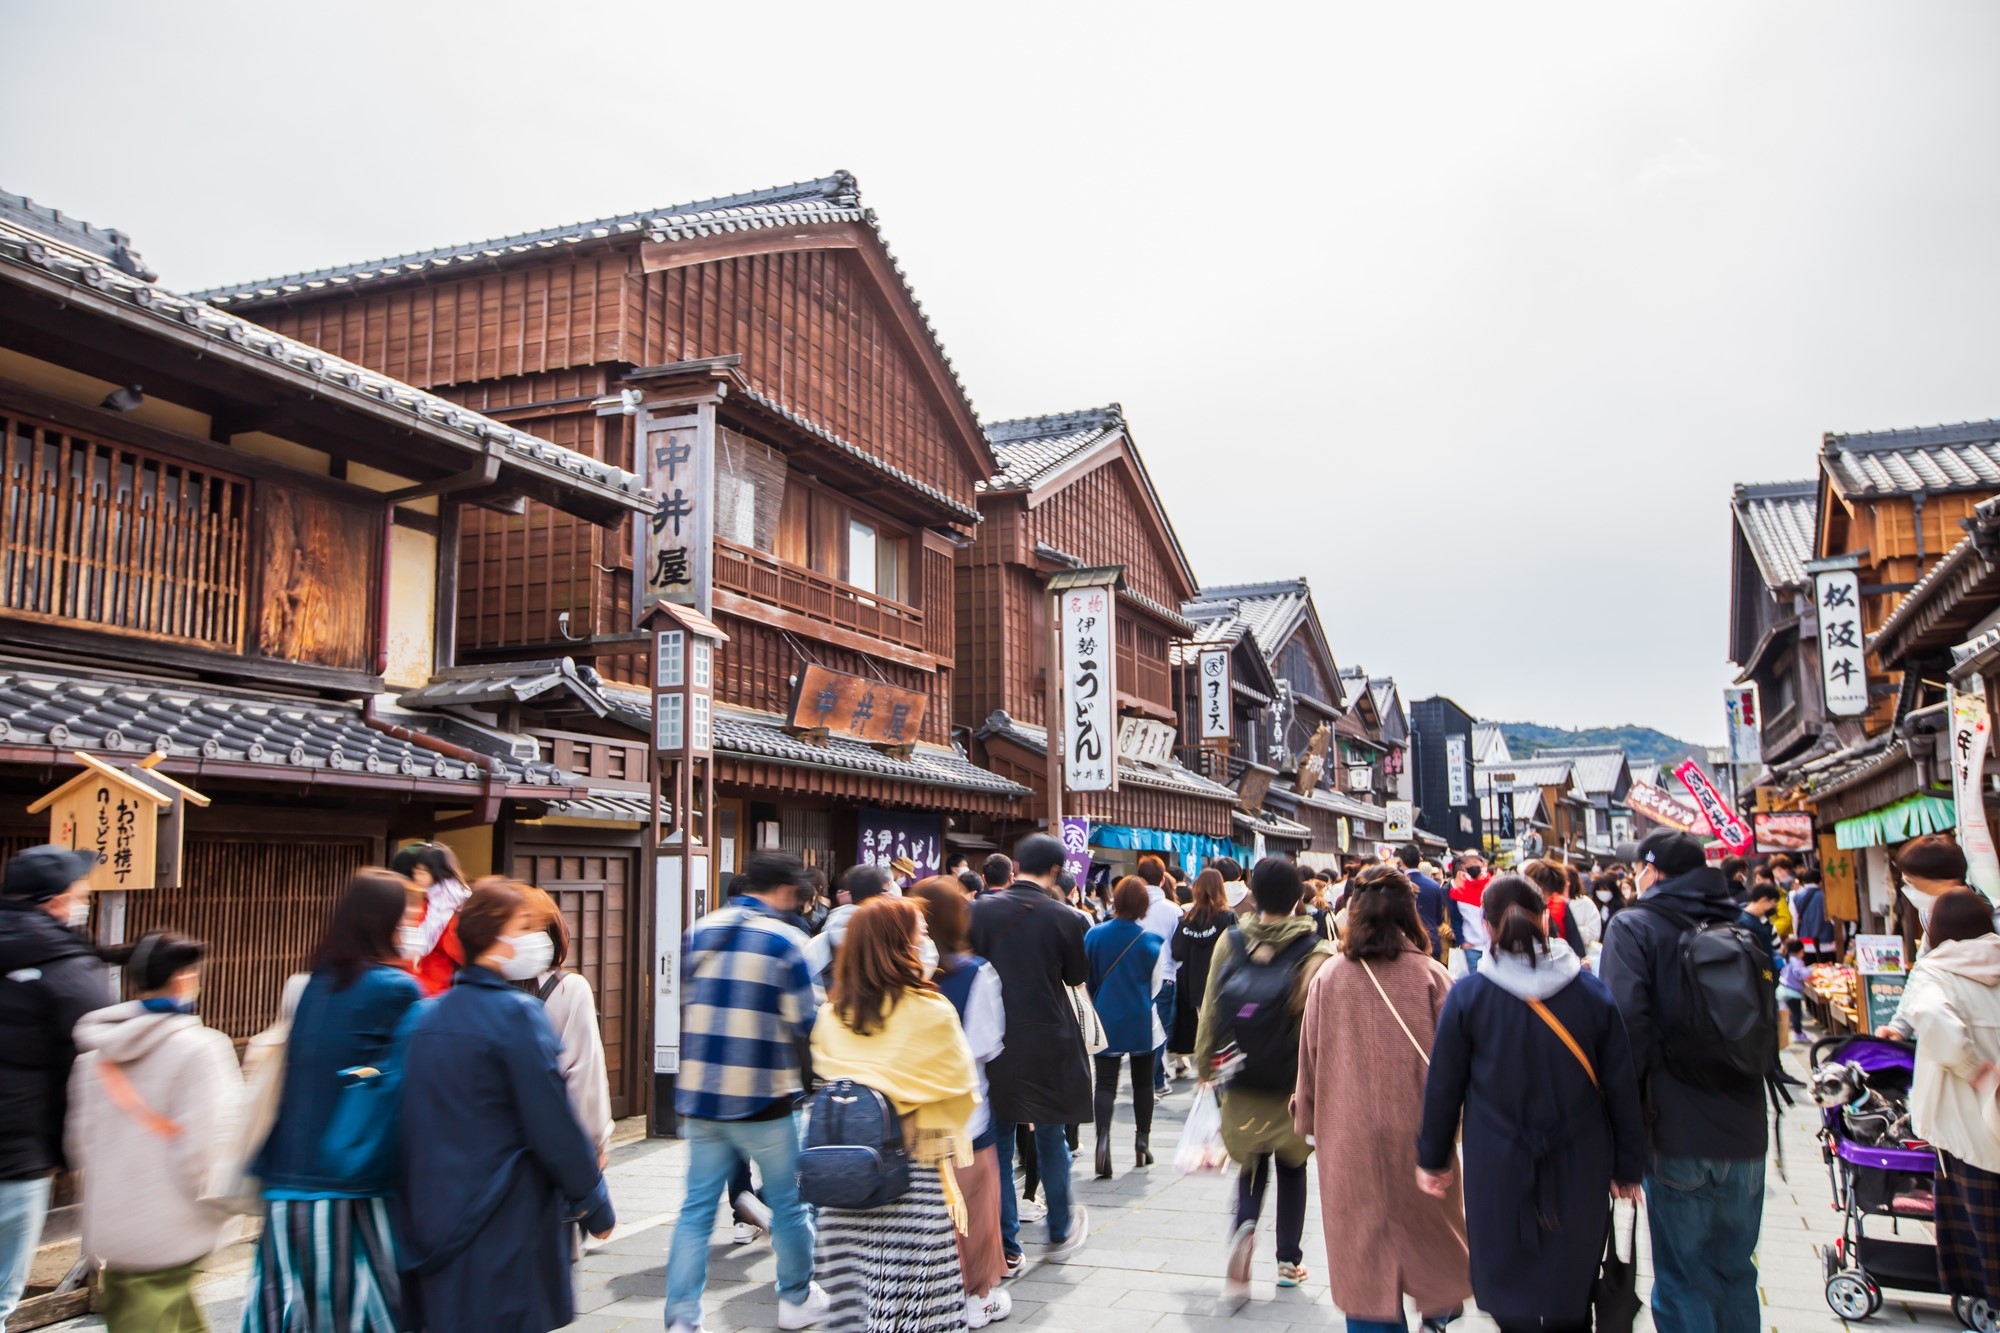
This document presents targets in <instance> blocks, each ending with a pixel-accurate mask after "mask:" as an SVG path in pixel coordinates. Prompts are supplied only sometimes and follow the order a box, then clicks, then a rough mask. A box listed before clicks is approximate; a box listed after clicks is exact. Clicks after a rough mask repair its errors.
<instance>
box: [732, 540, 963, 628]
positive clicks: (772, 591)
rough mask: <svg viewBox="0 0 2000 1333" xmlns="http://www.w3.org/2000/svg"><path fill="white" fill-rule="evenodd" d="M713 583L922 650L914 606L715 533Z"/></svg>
mask: <svg viewBox="0 0 2000 1333" xmlns="http://www.w3.org/2000/svg"><path fill="white" fill-rule="evenodd" d="M715 586H716V587H718V588H720V589H722V590H723V591H725V592H733V593H735V594H737V595H738V596H740V597H748V598H750V599H751V600H752V601H758V602H763V603H764V604H766V605H767V606H775V607H777V608H779V609H780V610H783V611H790V612H792V613H793V614H794V615H800V616H804V617H805V618H806V619H808V620H815V621H818V622H819V623H820V624H822V625H831V626H833V627H834V628H836V629H844V630H851V631H853V632H854V633H856V634H861V635H866V636H867V637H868V638H871V639H880V640H882V641H883V642H885V643H893V644H895V645H897V646H898V647H902V648H911V649H915V650H916V651H918V652H922V651H923V650H924V615H923V612H921V611H919V610H917V609H916V608H914V607H909V606H904V605H903V604H902V603H900V602H891V601H888V600H886V599H885V598H882V597H879V596H877V595H876V594H874V593H871V592H864V591H862V590H861V589H860V588H855V587H851V586H850V585H848V584H845V583H842V582H841V581H840V580H838V579H830V578H828V577H827V576H826V575H824V574H818V573H815V572H813V571H812V570H810V569H803V568H801V567H800V566H798V565H793V564H788V563H786V562H785V561H783V560H780V559H778V558H777V557H776V556H773V555H766V554H765V553H764V552H762V551H758V550H753V549H752V548H750V547H748V546H739V545H737V544H736V543H735V542H731V541H724V540H722V539H721V538H720V537H718V538H716V541H715Z"/></svg>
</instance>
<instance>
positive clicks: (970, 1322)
mask: <svg viewBox="0 0 2000 1333" xmlns="http://www.w3.org/2000/svg"><path fill="white" fill-rule="evenodd" d="M1012 1313H1014V1298H1013V1297H1012V1296H1009V1295H1008V1294H1007V1293H1006V1292H1004V1291H1002V1290H1001V1289H1000V1288H998V1287H995V1288H993V1290H992V1291H990V1292H988V1293H987V1294H986V1295H984V1296H967V1297H966V1298H965V1326H966V1327H967V1328H985V1327H986V1326H987V1325H988V1324H992V1323H997V1322H999V1321H1000V1320H1002V1319H1005V1318H1006V1317H1007V1316H1008V1315H1010V1314H1012Z"/></svg>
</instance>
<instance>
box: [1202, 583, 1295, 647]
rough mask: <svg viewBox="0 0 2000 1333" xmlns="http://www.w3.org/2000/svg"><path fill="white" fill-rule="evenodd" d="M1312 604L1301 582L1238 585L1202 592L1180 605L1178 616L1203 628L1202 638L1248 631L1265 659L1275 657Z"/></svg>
mask: <svg viewBox="0 0 2000 1333" xmlns="http://www.w3.org/2000/svg"><path fill="white" fill-rule="evenodd" d="M1311 600H1312V590H1311V589H1310V588H1309V587H1307V585H1306V581H1305V580H1304V579H1286V580H1284V581H1282V582H1279V583H1240V584H1236V585H1234V586H1230V587H1220V588H1203V589H1202V590H1201V592H1200V594H1199V595H1197V596H1196V597H1195V599H1194V600H1193V601H1191V602H1186V603H1183V604H1182V606H1181V614H1182V615H1184V616H1186V617H1187V618H1188V619H1189V620H1192V621H1194V622H1195V623H1196V624H1197V625H1201V626H1203V630H1202V633H1203V635H1204V636H1205V637H1215V638H1234V637H1235V635H1236V631H1237V629H1238V628H1239V627H1240V628H1242V629H1245V630H1248V631H1249V632H1250V634H1251V635H1252V636H1253V637H1255V638H1256V640H1257V646H1258V647H1259V648H1261V649H1263V651H1264V656H1266V657H1274V656H1276V654H1277V652H1278V650H1279V649H1280V648H1282V647H1284V646H1285V640H1286V639H1288V638H1290V637H1291V633H1292V630H1293V629H1294V628H1295V627H1296V626H1297V625H1298V623H1299V618H1300V617H1302V616H1303V615H1305V613H1306V608H1307V607H1308V606H1309V605H1310V604H1311ZM1211 625H1212V626H1214V628H1209V626H1211Z"/></svg>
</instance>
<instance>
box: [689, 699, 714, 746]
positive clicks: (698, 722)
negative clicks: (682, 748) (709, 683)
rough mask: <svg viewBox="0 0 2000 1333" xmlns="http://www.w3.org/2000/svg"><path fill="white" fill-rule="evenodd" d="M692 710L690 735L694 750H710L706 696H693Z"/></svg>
mask: <svg viewBox="0 0 2000 1333" xmlns="http://www.w3.org/2000/svg"><path fill="white" fill-rule="evenodd" d="M692 708H693V714H694V718H693V721H694V726H693V733H692V734H693V740H694V748H695V749H697V750H706V749H708V748H710V747H709V741H708V696H707V695H705V694H697V695H695V696H694V703H693V705H692Z"/></svg>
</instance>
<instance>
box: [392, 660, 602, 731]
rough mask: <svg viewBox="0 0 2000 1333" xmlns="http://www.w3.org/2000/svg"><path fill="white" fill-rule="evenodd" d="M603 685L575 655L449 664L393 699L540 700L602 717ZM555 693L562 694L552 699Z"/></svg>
mask: <svg viewBox="0 0 2000 1333" xmlns="http://www.w3.org/2000/svg"><path fill="white" fill-rule="evenodd" d="M602 685H603V681H602V680H600V679H599V678H598V675H597V671H596V670H595V668H592V667H578V666H577V664H576V659H575V658H571V657H563V658H557V659H556V660H554V661H549V662H508V663H504V664H497V665H494V666H490V667H454V668H453V669H451V670H449V671H445V672H441V673H439V674H438V675H435V676H433V677H431V679H430V683H429V684H427V685H424V686H422V687H420V688H418V689H414V690H411V691H409V692H408V693H406V694H404V695H403V696H402V697H401V698H399V699H397V700H396V702H397V703H398V704H400V705H402V706H403V707H404V708H451V707H453V706H459V707H474V706H478V705H481V704H498V703H521V704H525V703H533V702H535V701H537V700H540V701H543V702H544V703H545V704H547V705H549V706H551V707H552V708H553V709H554V710H556V711H565V712H575V711H581V712H587V713H590V714H592V715H594V716H596V717H603V716H604V715H605V713H607V712H608V711H610V705H609V704H608V703H606V702H605V699H604V695H603V692H602V688H601V687H602ZM556 695H562V696H567V698H552V697H551V696H556Z"/></svg>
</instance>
